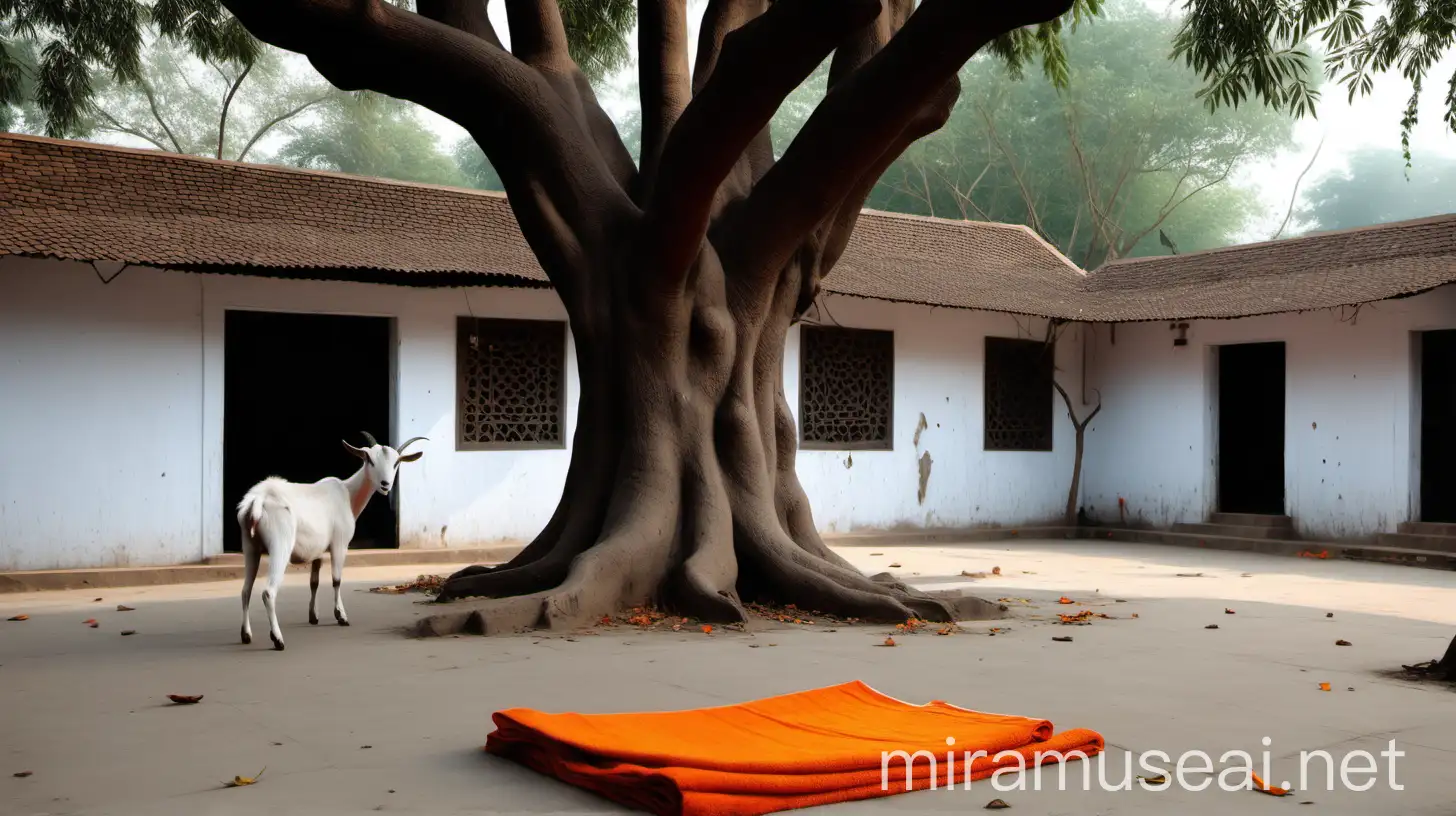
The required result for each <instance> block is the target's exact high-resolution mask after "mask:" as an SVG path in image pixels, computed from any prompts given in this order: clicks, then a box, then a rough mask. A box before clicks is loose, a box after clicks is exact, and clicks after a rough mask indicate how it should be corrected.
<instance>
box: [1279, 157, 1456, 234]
mask: <svg viewBox="0 0 1456 816" xmlns="http://www.w3.org/2000/svg"><path fill="white" fill-rule="evenodd" d="M1403 166H1404V160H1403V159H1402V158H1401V155H1400V153H1399V152H1397V151H1395V150H1393V149H1379V148H1365V149H1362V150H1360V151H1357V152H1356V153H1355V154H1354V155H1352V156H1351V157H1350V159H1349V165H1348V166H1347V167H1346V168H1345V169H1344V170H1343V171H1340V172H1336V173H1333V174H1331V175H1328V176H1326V177H1324V178H1322V179H1320V180H1319V181H1318V182H1316V183H1315V184H1313V185H1311V186H1310V188H1309V190H1308V191H1307V192H1306V193H1305V196H1304V201H1305V205H1304V206H1303V207H1302V208H1301V209H1300V211H1299V215H1300V217H1301V219H1303V220H1304V221H1305V222H1306V223H1307V224H1309V226H1310V227H1311V229H1314V230H1336V229H1348V228H1351V227H1363V226H1366V225H1369V224H1386V223H1389V222H1391V221H1403V220H1405V219H1408V218H1423V217H1425V216H1428V215H1438V214H1444V213H1451V212H1456V158H1452V157H1449V156H1430V157H1427V158H1423V159H1422V160H1421V162H1420V164H1419V172H1415V173H1410V174H1409V175H1407V174H1406V173H1404V172H1402V170H1403Z"/></svg>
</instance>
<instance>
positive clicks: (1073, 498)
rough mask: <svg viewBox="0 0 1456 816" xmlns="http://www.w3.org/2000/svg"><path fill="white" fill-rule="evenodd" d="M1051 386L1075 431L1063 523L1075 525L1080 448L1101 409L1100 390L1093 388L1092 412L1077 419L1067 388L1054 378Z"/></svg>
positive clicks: (1070, 525)
mask: <svg viewBox="0 0 1456 816" xmlns="http://www.w3.org/2000/svg"><path fill="white" fill-rule="evenodd" d="M1052 387H1053V388H1055V389H1057V393H1058V394H1061V395H1062V402H1064V403H1066V404H1067V419H1070V420H1072V428H1073V430H1075V431H1076V434H1077V436H1076V455H1075V456H1073V457H1072V486H1071V488H1070V489H1069V490H1068V491H1067V514H1066V516H1065V524H1066V525H1067V526H1068V527H1076V526H1077V494H1078V493H1079V492H1080V491H1081V489H1082V450H1083V446H1084V443H1085V441H1086V437H1087V426H1088V425H1091V424H1092V419H1093V418H1094V417H1096V416H1097V412H1099V411H1101V410H1102V392H1100V391H1097V390H1096V389H1093V391H1094V393H1096V394H1097V406H1096V407H1095V408H1093V409H1092V412H1091V413H1089V414H1087V416H1085V417H1083V418H1082V419H1077V411H1076V409H1075V408H1073V407H1072V398H1071V397H1069V396H1067V389H1065V388H1063V387H1062V384H1061V383H1059V382H1057V381H1056V380H1055V379H1054V380H1052ZM1083 398H1084V399H1085V398H1086V397H1085V396H1084V397H1083Z"/></svg>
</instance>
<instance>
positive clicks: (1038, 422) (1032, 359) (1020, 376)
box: [986, 337, 1056, 451]
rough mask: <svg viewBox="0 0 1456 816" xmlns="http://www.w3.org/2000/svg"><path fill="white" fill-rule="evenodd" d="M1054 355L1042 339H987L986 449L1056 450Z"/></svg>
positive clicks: (1051, 348) (1051, 346) (1053, 351)
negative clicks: (1053, 433)
mask: <svg viewBox="0 0 1456 816" xmlns="http://www.w3.org/2000/svg"><path fill="white" fill-rule="evenodd" d="M1055 351H1056V347H1055V345H1053V344H1051V343H1045V342H1042V341H1040V340H1012V339H1009V338H1005V337H987V338H986V450H988V451H1049V450H1051V449H1052V376H1053V374H1054V372H1055V363H1056V353H1055Z"/></svg>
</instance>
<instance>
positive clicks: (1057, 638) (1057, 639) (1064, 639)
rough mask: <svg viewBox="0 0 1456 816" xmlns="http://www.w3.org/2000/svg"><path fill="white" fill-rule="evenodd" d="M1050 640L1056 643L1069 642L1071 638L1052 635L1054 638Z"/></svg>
mask: <svg viewBox="0 0 1456 816" xmlns="http://www.w3.org/2000/svg"><path fill="white" fill-rule="evenodd" d="M1052 640H1055V641H1056V642H1058V643H1071V642H1072V639H1071V638H1070V637H1054V638H1052Z"/></svg>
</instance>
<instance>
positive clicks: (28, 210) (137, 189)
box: [0, 135, 1456, 322]
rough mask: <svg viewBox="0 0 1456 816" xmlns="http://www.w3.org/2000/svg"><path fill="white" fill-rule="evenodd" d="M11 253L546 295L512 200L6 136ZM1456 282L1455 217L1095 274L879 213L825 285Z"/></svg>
mask: <svg viewBox="0 0 1456 816" xmlns="http://www.w3.org/2000/svg"><path fill="white" fill-rule="evenodd" d="M0 254H11V255H33V256H43V257H56V258H65V259H72V260H83V261H103V260H104V261H124V262H129V263H135V264H145V265H149V266H157V267H163V268H171V269H185V270H193V271H219V272H235V273H242V274H255V275H256V274H262V275H284V276H289V277H311V278H333V279H343V280H361V281H373V282H382V283H396V284H413V285H426V286H430V285H475V284H486V285H508V286H545V285H547V282H546V276H545V274H544V273H543V272H542V270H541V267H540V265H539V264H538V263H537V262H536V259H535V256H534V255H533V254H532V252H531V251H530V248H529V247H528V246H527V245H526V242H525V239H524V238H523V237H522V236H521V234H520V231H519V229H518V228H517V226H516V222H515V218H514V216H513V215H512V213H511V210H510V206H509V204H508V203H507V202H506V200H505V198H504V196H502V195H500V194H497V193H488V192H479V191H471V190H458V189H453V188H446V187H436V186H431V185H421V184H408V183H403V182H395V181H386V180H381V179H365V178H358V177H354V176H347V175H343V174H338V173H322V172H313V171H302V170H294V169H287V168H278V167H264V166H258V165H247V164H239V163H236V162H222V161H213V160H210V159H200V158H195V157H190V156H177V155H173V154H168V153H159V152H157V151H150V150H134V149H129V148H117V147H106V146H99V145H92V144H84V143H77V142H66V141H57V140H51V139H42V138H37V137H30V136H12V135H4V136H0ZM1452 282H1456V215H1451V216H1443V217H1440V218H1432V219H1424V220H1421V221H1413V222H1404V223H1400V224H1388V225H1382V226H1377V227H1366V228H1363V229H1359V230H1351V231H1348V232H1342V233H1331V234H1326V235H1316V236H1309V237H1304V238H1297V239H1291V240H1285V241H1277V242H1271V243H1266V244H1252V245H1247V246H1241V247H1231V248H1228V249H1221V250H1213V251H1209V252H1202V253H1193V254H1187V255H1177V256H1163V257H1157V258H1146V259H1133V260H1125V261H1117V262H1114V263H1111V264H1107V265H1105V266H1104V267H1102V268H1101V269H1099V270H1097V271H1096V272H1094V273H1091V274H1087V273H1085V272H1083V271H1082V270H1080V269H1078V268H1077V267H1076V266H1074V265H1073V264H1072V263H1071V262H1070V261H1068V260H1067V259H1066V258H1065V257H1063V256H1062V255H1061V254H1060V253H1059V252H1057V251H1056V249H1055V248H1053V247H1052V246H1050V245H1049V244H1047V243H1046V242H1045V241H1042V240H1041V239H1040V238H1038V237H1037V236H1036V235H1035V233H1033V232H1032V231H1031V230H1029V229H1027V228H1026V227H1023V226H1015V225H1007V224H987V223H978V222H967V221H946V220H942V219H934V218H922V217H917V216H906V215H898V214H893V213H883V212H877V211H873V210H866V211H865V212H864V213H863V214H862V216H861V218H860V221H859V226H858V228H857V229H856V231H855V234H854V237H853V238H852V239H851V241H850V243H849V246H848V248H847V249H846V251H845V254H844V257H843V258H842V259H841V260H840V262H839V265H838V266H837V267H836V268H835V271H834V273H833V274H832V275H831V276H830V277H829V278H828V279H827V280H826V281H825V284H824V289H825V290H826V291H828V292H831V293H835V294H840V295H850V296H855V297H865V298H873V299H877V300H888V301H902V302H910V303H924V304H929V305H935V306H945V307H950V308H962V309H981V310H986V311H998V312H1011V313H1016V314H1026V315H1037V316H1043V317H1056V318H1062V319H1068V320H1086V321H1099V322H1100V321H1114V322H1121V321H1136V320H1171V319H1188V318H1220V317H1241V316H1247V315H1255V314H1265V313H1271V312H1287V311H1305V310H1310V309H1323V308H1330V307H1335V306H1342V305H1352V304H1356V303H1365V302H1371V301H1377V300H1384V299H1387V298H1391V297H1398V296H1401V295H1407V294H1413V293H1416V292H1421V291H1425V290H1427V289H1431V288H1434V287H1437V286H1441V285H1444V284H1447V283H1452Z"/></svg>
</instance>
